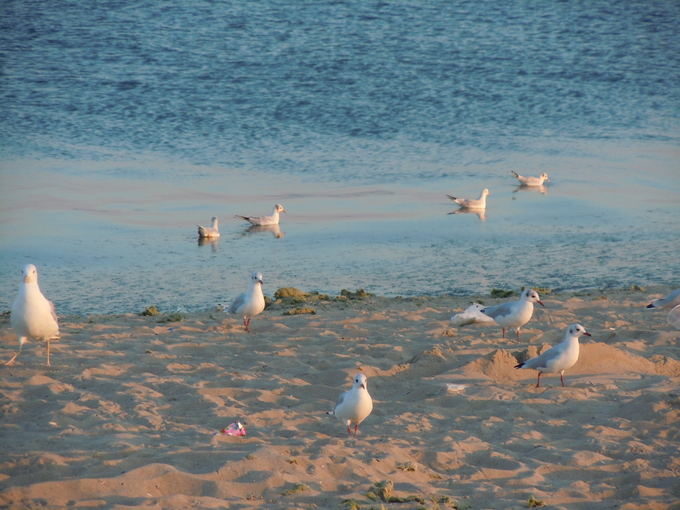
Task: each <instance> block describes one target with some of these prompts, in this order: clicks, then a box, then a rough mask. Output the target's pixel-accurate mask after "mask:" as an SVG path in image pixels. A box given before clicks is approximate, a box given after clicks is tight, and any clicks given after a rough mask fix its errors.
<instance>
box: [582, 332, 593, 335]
mask: <svg viewBox="0 0 680 510" xmlns="http://www.w3.org/2000/svg"><path fill="white" fill-rule="evenodd" d="M583 334H584V335H586V336H593V335H591V334H590V333H588V332H587V331H584V332H583Z"/></svg>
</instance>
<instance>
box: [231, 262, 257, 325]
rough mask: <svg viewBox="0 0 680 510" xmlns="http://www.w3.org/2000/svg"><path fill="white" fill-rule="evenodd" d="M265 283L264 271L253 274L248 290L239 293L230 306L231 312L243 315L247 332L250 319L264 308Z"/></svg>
mask: <svg viewBox="0 0 680 510" xmlns="http://www.w3.org/2000/svg"><path fill="white" fill-rule="evenodd" d="M263 283H264V279H263V277H262V273H253V274H251V275H250V286H249V287H248V290H247V291H246V292H244V293H243V294H239V295H238V297H237V298H236V299H235V300H234V302H233V303H232V304H231V306H230V307H229V313H235V314H238V315H241V316H243V326H244V327H245V328H246V331H247V332H250V320H251V319H252V318H253V317H255V316H256V315H258V314H260V313H262V310H264V294H262V284H263Z"/></svg>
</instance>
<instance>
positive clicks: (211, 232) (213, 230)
mask: <svg viewBox="0 0 680 510" xmlns="http://www.w3.org/2000/svg"><path fill="white" fill-rule="evenodd" d="M218 222H219V220H218V219H217V216H213V217H212V226H211V227H204V226H202V225H197V226H198V237H200V238H201V239H206V238H215V237H220V229H219V227H218Z"/></svg>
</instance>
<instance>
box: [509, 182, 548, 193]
mask: <svg viewBox="0 0 680 510" xmlns="http://www.w3.org/2000/svg"><path fill="white" fill-rule="evenodd" d="M518 191H536V192H538V193H540V194H541V195H545V194H547V193H548V187H547V186H545V185H543V184H541V185H540V186H529V185H527V184H520V185H519V186H517V187H516V188H515V189H514V190H512V192H513V193H517V192H518Z"/></svg>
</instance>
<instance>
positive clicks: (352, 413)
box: [327, 374, 373, 437]
mask: <svg viewBox="0 0 680 510" xmlns="http://www.w3.org/2000/svg"><path fill="white" fill-rule="evenodd" d="M367 388H368V382H367V379H366V376H365V375H364V374H357V375H355V376H354V384H353V385H352V389H351V390H348V391H345V392H344V393H342V394H341V395H340V398H338V403H337V404H335V408H334V409H333V410H332V411H328V413H327V414H330V415H333V416H337V417H338V418H340V419H341V420H342V421H344V422H345V423H346V424H347V433H348V434H350V435H351V434H352V429H351V428H350V425H351V424H352V423H353V424H354V437H356V435H357V433H358V432H359V424H360V423H361V422H362V421H364V420H365V419H366V418H367V417H368V415H369V414H371V411H373V399H372V398H371V396H370V395H369V394H368V389H367Z"/></svg>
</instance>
